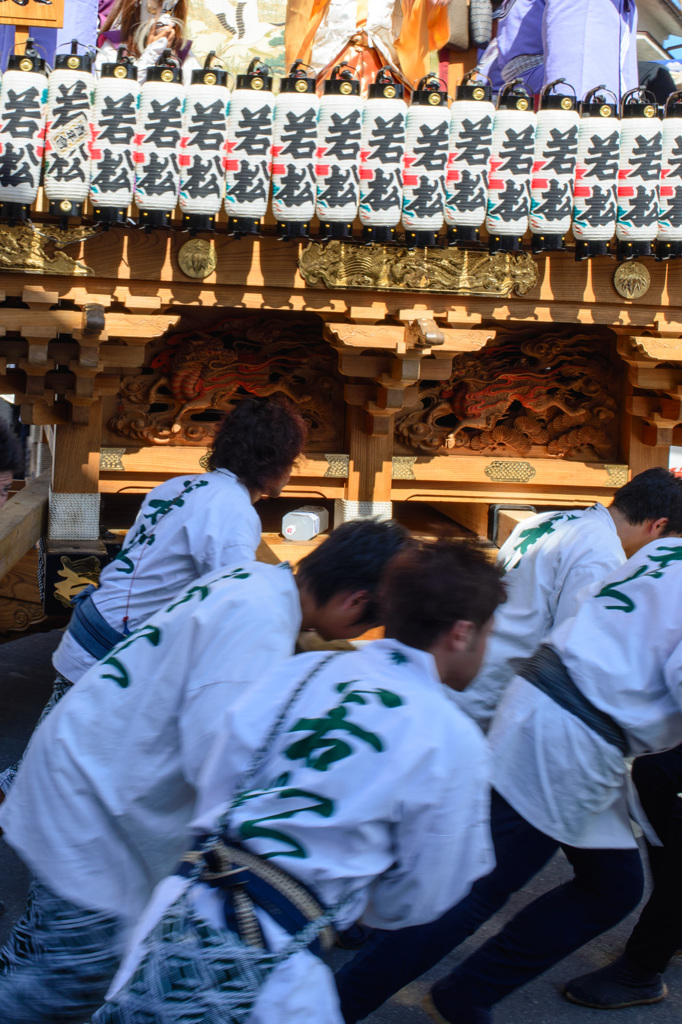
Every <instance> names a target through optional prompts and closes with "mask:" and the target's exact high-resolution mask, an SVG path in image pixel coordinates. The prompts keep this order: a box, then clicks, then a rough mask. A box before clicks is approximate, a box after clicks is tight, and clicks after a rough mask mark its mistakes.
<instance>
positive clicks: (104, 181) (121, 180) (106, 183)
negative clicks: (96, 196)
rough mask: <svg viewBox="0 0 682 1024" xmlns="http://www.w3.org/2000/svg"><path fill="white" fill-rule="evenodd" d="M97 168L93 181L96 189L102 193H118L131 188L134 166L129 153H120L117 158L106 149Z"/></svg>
mask: <svg viewBox="0 0 682 1024" xmlns="http://www.w3.org/2000/svg"><path fill="white" fill-rule="evenodd" d="M126 157H127V158H128V159H126ZM95 166H96V168H97V173H96V174H95V175H94V177H93V179H92V187H93V188H94V189H99V191H100V192H118V191H119V189H128V188H130V185H131V171H132V167H133V164H132V160H131V159H130V156H129V154H128V153H120V154H119V156H118V157H115V156H114V154H113V151H112V150H110V149H105V150H104V151H103V152H102V158H101V160H99V161H98V163H97V164H96V165H95ZM93 170H94V167H93Z"/></svg>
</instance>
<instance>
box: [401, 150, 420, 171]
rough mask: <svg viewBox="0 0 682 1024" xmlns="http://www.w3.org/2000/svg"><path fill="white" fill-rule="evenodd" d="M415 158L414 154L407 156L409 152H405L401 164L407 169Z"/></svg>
mask: <svg viewBox="0 0 682 1024" xmlns="http://www.w3.org/2000/svg"><path fill="white" fill-rule="evenodd" d="M416 159H417V158H416V156H409V154H408V153H406V154H405V156H404V157H403V166H404V167H405V170H408V169H409V168H410V167H411V166H412V164H413V163H414V162H415V160H416Z"/></svg>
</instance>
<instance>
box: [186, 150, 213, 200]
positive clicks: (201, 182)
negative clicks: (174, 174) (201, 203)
mask: <svg viewBox="0 0 682 1024" xmlns="http://www.w3.org/2000/svg"><path fill="white" fill-rule="evenodd" d="M185 174H186V175H187V177H186V178H185V179H184V181H183V183H182V188H183V191H186V192H187V194H188V195H190V196H191V197H192V198H193V199H205V198H206V196H219V195H220V192H221V188H220V185H221V181H220V157H213V159H212V160H208V161H207V160H206V159H205V158H204V157H201V156H199V154H195V156H194V157H193V158H192V164H191V167H189V169H188V170H186V171H185Z"/></svg>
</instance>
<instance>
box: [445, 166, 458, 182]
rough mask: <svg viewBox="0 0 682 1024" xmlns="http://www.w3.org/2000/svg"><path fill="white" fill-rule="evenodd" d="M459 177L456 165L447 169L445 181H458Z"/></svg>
mask: <svg viewBox="0 0 682 1024" xmlns="http://www.w3.org/2000/svg"><path fill="white" fill-rule="evenodd" d="M459 179H460V171H459V169H458V168H457V167H455V168H453V169H452V170H451V171H448V173H447V175H446V178H445V180H446V181H459Z"/></svg>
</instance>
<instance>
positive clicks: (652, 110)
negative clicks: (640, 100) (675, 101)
mask: <svg viewBox="0 0 682 1024" xmlns="http://www.w3.org/2000/svg"><path fill="white" fill-rule="evenodd" d="M644 116H645V117H655V116H656V107H652V106H651V105H649V106H648V107H645V108H644Z"/></svg>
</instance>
